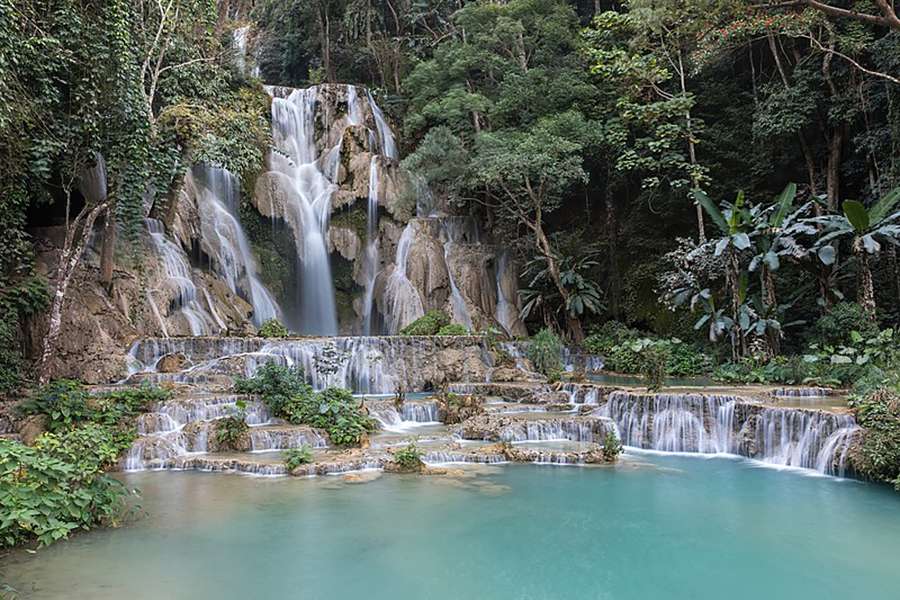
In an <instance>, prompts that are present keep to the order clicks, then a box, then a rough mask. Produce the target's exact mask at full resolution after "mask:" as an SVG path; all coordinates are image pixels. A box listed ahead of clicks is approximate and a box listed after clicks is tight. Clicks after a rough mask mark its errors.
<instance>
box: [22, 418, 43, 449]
mask: <svg viewBox="0 0 900 600" xmlns="http://www.w3.org/2000/svg"><path fill="white" fill-rule="evenodd" d="M45 431H47V416H46V415H33V416H31V417H28V418H26V419H25V420H24V421H23V422H22V426H21V427H20V428H19V439H20V440H22V443H23V444H25V445H26V446H30V445H32V444H33V443H34V441H35V440H36V439H37V438H38V437H40V435H41V434H42V433H44V432H45Z"/></svg>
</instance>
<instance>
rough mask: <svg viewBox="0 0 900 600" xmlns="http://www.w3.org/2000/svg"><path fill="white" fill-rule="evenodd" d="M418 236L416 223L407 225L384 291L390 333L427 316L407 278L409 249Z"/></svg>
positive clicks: (386, 318)
mask: <svg viewBox="0 0 900 600" xmlns="http://www.w3.org/2000/svg"><path fill="white" fill-rule="evenodd" d="M415 235H416V224H415V221H410V222H409V223H407V225H406V227H405V228H404V229H403V233H402V234H401V235H400V241H399V242H397V255H396V257H395V259H394V270H393V271H391V275H390V277H388V281H387V285H386V286H385V290H384V312H385V315H384V316H385V321H386V324H385V325H386V329H387V331H388V333H391V334H395V333H398V332H399V331H400V330H401V329H403V328H404V327H406V326H407V325H409V324H410V323H412V322H413V321H415V320H416V319H418V318H419V317H421V316H423V315H424V314H425V307H424V306H423V305H422V298H420V297H419V292H418V291H417V290H416V288H415V286H414V285H413V284H412V282H411V281H410V280H409V279H408V278H407V276H406V268H407V264H408V261H409V249H410V247H411V246H412V242H413V239H414V238H415Z"/></svg>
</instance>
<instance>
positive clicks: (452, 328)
mask: <svg viewBox="0 0 900 600" xmlns="http://www.w3.org/2000/svg"><path fill="white" fill-rule="evenodd" d="M470 333H471V332H470V331H469V330H468V329H466V326H465V325H460V324H459V323H449V324H447V325H443V326H441V328H440V329H438V331H437V334H436V335H469V334H470Z"/></svg>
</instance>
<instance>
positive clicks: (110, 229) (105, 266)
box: [100, 207, 116, 292]
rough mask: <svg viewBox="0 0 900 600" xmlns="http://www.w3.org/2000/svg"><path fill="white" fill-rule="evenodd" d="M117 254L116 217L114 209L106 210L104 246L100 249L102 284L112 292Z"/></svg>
mask: <svg viewBox="0 0 900 600" xmlns="http://www.w3.org/2000/svg"><path fill="white" fill-rule="evenodd" d="M115 252H116V215H115V211H114V210H113V209H112V207H109V208H107V209H106V224H105V225H104V227H103V245H102V246H101V248H100V283H101V284H103V286H104V287H105V288H106V291H107V292H109V291H111V288H112V279H113V268H114V267H115V263H116V261H115Z"/></svg>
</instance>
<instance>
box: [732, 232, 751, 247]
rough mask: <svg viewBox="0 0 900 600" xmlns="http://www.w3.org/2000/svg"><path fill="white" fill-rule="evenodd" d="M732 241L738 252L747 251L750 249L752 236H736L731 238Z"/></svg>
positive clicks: (741, 234)
mask: <svg viewBox="0 0 900 600" xmlns="http://www.w3.org/2000/svg"><path fill="white" fill-rule="evenodd" d="M731 241H732V243H733V244H734V247H735V248H737V249H738V250H746V249H747V248H749V247H750V236H749V235H747V234H746V233H736V234H734V235H733V236H731Z"/></svg>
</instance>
